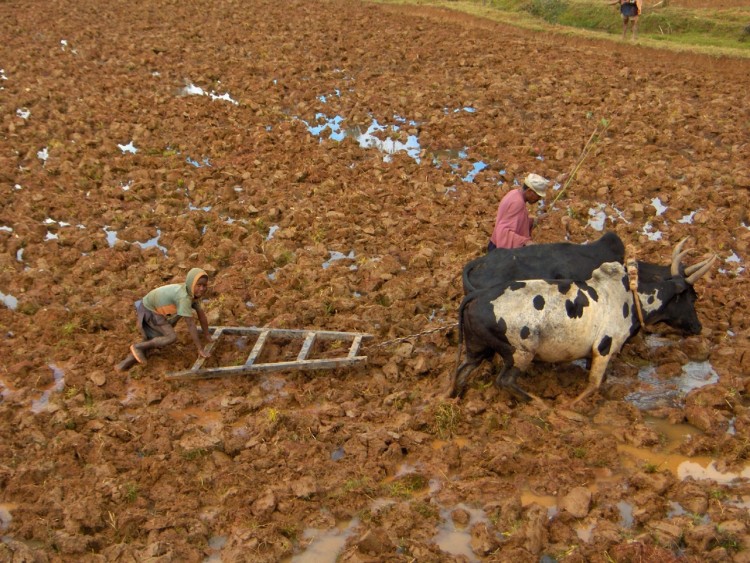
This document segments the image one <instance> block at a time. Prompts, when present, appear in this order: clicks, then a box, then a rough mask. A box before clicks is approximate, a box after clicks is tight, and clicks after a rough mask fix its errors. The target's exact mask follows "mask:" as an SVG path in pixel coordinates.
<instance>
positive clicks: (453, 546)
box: [432, 503, 489, 561]
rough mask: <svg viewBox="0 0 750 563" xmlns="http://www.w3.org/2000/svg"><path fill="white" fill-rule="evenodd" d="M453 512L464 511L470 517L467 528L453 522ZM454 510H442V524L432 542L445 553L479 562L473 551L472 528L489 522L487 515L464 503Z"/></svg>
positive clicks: (479, 509)
mask: <svg viewBox="0 0 750 563" xmlns="http://www.w3.org/2000/svg"><path fill="white" fill-rule="evenodd" d="M453 510H463V511H465V512H466V513H467V514H468V515H469V522H468V523H467V524H466V526H459V525H457V524H456V523H455V522H454V521H453V514H452V512H453ZM453 510H450V509H448V508H441V509H440V519H441V523H440V525H439V526H438V533H437V534H436V535H435V537H434V538H433V540H432V541H433V542H435V544H436V545H437V546H438V547H439V548H440V550H441V551H444V552H445V553H450V554H451V555H456V556H463V557H466V558H467V559H468V560H469V561H479V558H478V557H477V556H476V554H475V553H474V551H473V550H472V549H471V528H472V526H474V525H475V524H481V523H487V522H489V520H488V518H487V514H486V513H485V512H484V510H482V509H481V508H470V507H468V506H467V505H465V504H463V503H460V504H457V505H456V507H455V508H454V509H453Z"/></svg>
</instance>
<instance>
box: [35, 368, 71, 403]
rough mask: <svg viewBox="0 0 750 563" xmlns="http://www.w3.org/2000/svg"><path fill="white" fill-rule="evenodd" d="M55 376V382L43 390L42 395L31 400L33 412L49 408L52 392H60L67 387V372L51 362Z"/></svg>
mask: <svg viewBox="0 0 750 563" xmlns="http://www.w3.org/2000/svg"><path fill="white" fill-rule="evenodd" d="M49 368H50V369H51V370H52V376H53V377H54V380H55V381H54V383H52V385H51V386H50V387H48V388H47V389H45V390H44V391H43V392H42V396H41V397H39V398H38V399H35V400H33V401H31V412H33V413H34V414H37V413H40V412H42V411H45V410H47V408H48V407H49V399H50V396H51V395H52V393H59V392H60V391H62V390H63V389H64V388H65V372H63V370H62V369H60V368H59V367H57V366H56V365H55V364H49Z"/></svg>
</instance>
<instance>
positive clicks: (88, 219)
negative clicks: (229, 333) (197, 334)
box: [0, 0, 750, 562]
mask: <svg viewBox="0 0 750 563" xmlns="http://www.w3.org/2000/svg"><path fill="white" fill-rule="evenodd" d="M0 14H1V17H0V30H1V31H2V33H1V34H2V37H3V38H4V41H3V45H2V46H0V68H2V70H1V71H0V100H1V101H2V103H1V107H2V117H1V118H0V127H1V133H0V148H1V149H2V150H0V198H1V200H2V206H0V328H1V332H0V351H1V353H0V356H1V357H2V361H1V362H0V538H1V540H2V541H0V559H1V560H5V561H133V560H139V561H141V560H158V561H206V560H207V561H220V560H221V561H254V562H257V561H325V560H328V561H335V560H337V559H336V558H337V557H338V560H339V561H346V562H354V561H358V562H359V561H384V560H387V561H404V562H406V561H414V560H417V561H510V560H513V561H540V560H543V561H555V560H556V561H571V562H574V561H612V560H615V561H747V560H748V553H750V535H749V534H748V524H749V523H750V519H749V517H748V510H747V509H748V503H749V502H750V484H749V483H748V476H749V475H748V473H749V472H750V469H749V468H750V465H749V461H748V454H749V452H750V446H749V445H748V444H749V442H748V438H749V437H750V436H749V434H748V432H749V431H750V430H749V429H750V412H748V402H747V395H748V392H750V383H749V381H748V378H747V376H746V374H747V373H748V371H749V370H750V344H749V341H748V336H750V329H749V324H748V318H747V310H748V303H747V301H748V297H747V296H748V289H750V287H749V285H748V274H747V271H746V260H747V257H748V250H749V248H748V246H749V244H750V218H749V217H748V212H747V208H748V195H749V194H748V189H749V188H750V168H748V166H747V163H748V161H750V144H749V142H750V113H749V112H750V104H748V95H747V92H748V91H750V66H749V65H748V63H747V62H745V61H736V60H728V59H720V58H706V57H699V56H693V55H677V54H669V53H665V52H657V51H651V50H647V49H643V48H640V47H636V46H633V45H630V44H619V43H604V42H591V41H584V40H581V39H574V38H567V37H560V36H555V35H552V34H547V33H534V32H529V31H521V30H517V29H512V28H509V27H504V26H500V25H497V24H494V23H491V22H488V21H482V20H479V19H474V18H471V17H467V16H461V15H457V14H455V13H452V12H448V11H445V10H439V9H429V8H426V7H396V6H381V5H373V4H367V3H359V2H345V1H319V2H303V1H295V0H291V1H287V2H269V1H263V0H258V1H255V2H252V3H250V5H248V3H243V2H237V1H232V0H221V1H215V2H202V1H196V2H172V1H168V2H152V1H144V2H139V3H136V4H135V5H134V4H133V3H126V2H111V3H106V5H105V4H102V3H101V2H93V1H90V0H81V1H76V2H67V1H54V2H45V3H39V2H31V3H30V4H29V3H25V4H24V5H20V4H19V3H17V2H5V3H1V4H0ZM603 119H604V120H607V123H608V124H609V125H608V127H607V129H606V131H605V132H604V133H603V134H601V135H600V136H598V137H597V138H596V139H595V141H594V142H593V144H592V149H591V153H590V154H589V155H588V156H587V157H586V159H585V160H584V162H583V163H582V165H581V166H580V168H579V169H578V172H577V175H576V176H575V179H574V181H572V182H571V183H570V184H569V186H568V188H567V189H566V191H565V193H564V194H563V195H562V196H561V197H560V198H559V199H558V201H557V202H556V204H555V206H554V208H552V209H550V208H549V203H550V200H551V199H552V197H550V198H548V201H547V203H548V207H547V208H546V211H547V212H548V216H547V218H546V220H545V221H544V222H543V223H542V224H541V226H540V228H539V229H538V232H536V233H535V235H534V237H535V240H536V241H538V242H552V241H559V240H570V241H573V242H584V241H590V240H593V239H595V238H597V237H598V236H599V235H600V234H601V232H602V229H610V230H614V231H616V232H617V233H618V234H619V235H620V237H621V238H622V239H623V240H624V241H625V242H626V244H628V245H630V247H631V248H632V249H633V250H632V252H634V253H636V255H637V257H638V258H639V259H642V260H648V261H651V262H656V263H660V264H665V265H666V264H668V262H669V260H670V256H671V252H672V248H673V247H674V245H675V244H676V243H677V242H678V241H679V240H681V239H682V238H683V237H685V236H690V237H691V239H690V243H689V245H690V247H691V248H692V249H693V253H692V254H691V255H690V256H689V257H687V258H686V262H694V261H698V260H700V259H702V258H704V257H706V256H709V255H710V254H711V253H715V254H717V255H718V257H719V259H718V261H717V263H716V264H715V266H714V267H713V269H712V270H711V271H710V272H709V273H708V274H707V275H706V276H704V277H703V278H702V279H701V280H700V281H699V282H698V283H697V284H696V290H697V292H698V294H699V299H698V302H697V311H698V315H699V318H700V319H701V322H702V324H703V331H702V333H701V334H700V335H698V336H692V337H689V338H685V337H682V336H680V335H679V334H677V333H675V332H674V331H672V330H670V329H667V328H666V327H662V326H656V327H654V330H655V332H654V334H649V335H647V336H644V335H639V336H637V337H635V338H634V339H632V340H631V341H630V342H629V343H627V344H626V345H625V347H624V348H623V350H622V352H621V353H620V354H619V355H618V356H617V357H616V358H615V359H614V360H613V361H612V362H611V364H610V366H609V371H608V377H607V380H606V382H605V384H604V385H603V386H602V388H601V390H600V392H597V393H595V394H594V395H592V396H591V397H590V398H588V399H586V400H585V401H584V402H583V403H581V404H579V405H577V406H576V408H575V410H571V409H569V408H568V407H567V405H568V403H569V402H570V401H571V400H572V399H573V398H574V397H575V396H577V395H578V394H579V393H580V392H581V391H582V390H583V389H584V388H585V386H586V371H585V367H584V366H583V365H581V364H580V363H577V364H560V365H545V364H534V365H533V366H532V369H531V370H530V371H529V373H528V374H527V376H526V377H525V378H524V379H523V380H522V381H521V383H520V384H521V385H522V387H524V389H526V390H528V391H529V392H532V393H534V394H536V395H538V396H540V397H542V399H543V400H544V401H545V405H546V406H544V407H543V406H540V405H536V404H517V403H516V402H515V401H514V400H513V399H512V397H511V396H510V395H508V394H507V393H506V392H505V391H502V390H498V389H496V388H495V387H494V386H493V385H492V381H493V378H492V373H491V369H492V366H489V365H485V366H484V367H483V368H482V369H480V370H478V371H477V373H475V375H474V376H473V377H472V379H471V385H470V388H469V390H468V391H467V393H466V396H465V397H464V398H463V399H462V400H461V401H452V400H447V399H446V398H445V392H446V391H447V388H448V385H449V380H450V376H451V374H452V372H453V370H454V368H455V360H456V351H457V334H456V330H455V327H454V324H455V322H456V320H457V317H456V314H457V308H458V305H459V303H460V300H461V297H462V287H461V278H460V274H461V269H462V266H463V265H464V264H465V263H467V262H468V261H470V260H471V259H473V258H475V257H477V256H479V255H481V254H482V253H483V252H484V249H485V247H486V244H487V240H488V237H489V234H490V232H491V229H492V222H493V220H494V216H495V210H496V207H497V204H498V202H499V199H500V198H501V197H502V195H503V194H504V193H505V192H506V191H507V190H508V189H510V187H511V186H512V185H513V184H514V182H516V181H520V180H521V179H522V178H523V176H524V175H525V174H527V173H529V172H536V173H538V174H542V175H544V176H546V177H548V178H551V179H552V180H553V182H554V183H555V184H557V188H558V189H557V190H553V191H552V192H551V193H552V196H553V197H556V196H557V194H559V190H560V189H562V188H561V186H564V185H565V183H566V174H568V173H570V171H571V170H572V169H573V168H574V166H575V164H576V162H577V161H578V159H579V157H580V155H581V153H582V150H583V148H584V145H585V144H586V142H587V140H588V139H589V138H590V136H591V135H592V133H593V132H594V131H595V129H597V126H598V125H599V124H600V123H601V120H603ZM194 266H197V267H202V268H204V269H205V270H206V271H207V272H209V274H210V278H211V280H210V287H209V293H208V295H207V298H206V300H205V303H204V308H205V310H206V311H207V314H208V317H209V320H210V323H211V324H212V325H225V326H258V327H262V326H270V327H275V328H287V329H319V330H333V331H349V332H360V333H368V334H372V335H373V338H372V339H371V340H369V341H367V343H366V344H365V345H364V346H363V348H362V352H363V353H364V354H366V355H367V356H368V362H367V365H366V366H360V367H354V368H349V369H338V370H319V371H313V372H305V371H288V372H283V373H265V374H253V375H246V376H233V377H225V378H220V379H213V380H206V381H194V382H185V381H178V382H175V381H168V380H167V379H166V378H165V375H166V374H167V373H168V372H170V371H174V370H180V369H187V368H189V367H190V366H191V365H192V363H193V361H194V360H195V352H194V348H193V345H192V343H191V341H190V339H189V336H188V334H187V330H186V328H185V327H184V326H180V325H178V327H177V329H178V335H179V340H178V343H177V344H176V345H175V346H174V347H172V348H170V349H167V350H163V351H161V352H159V353H156V354H154V355H153V356H151V357H150V358H149V363H148V365H147V366H145V367H140V366H138V367H135V368H133V369H132V370H131V371H130V372H128V373H127V374H118V373H115V371H114V370H113V366H114V365H115V363H117V362H119V361H120V360H121V359H122V358H123V357H124V356H125V355H126V353H127V350H128V346H129V344H130V343H132V342H133V341H135V339H136V338H137V337H138V333H137V331H136V329H135V326H134V322H135V315H134V308H133V302H134V301H135V300H137V299H140V298H141V297H143V295H144V294H145V293H146V292H147V291H148V290H150V289H152V288H153V287H156V286H159V285H162V284H166V283H171V282H177V281H180V280H182V279H184V276H185V274H186V273H187V271H188V269H189V268H191V267H194ZM252 344H253V343H252V341H248V340H245V341H243V340H242V339H241V338H237V339H236V341H226V342H224V341H223V342H222V346H221V347H220V348H218V349H217V351H216V354H215V356H214V358H212V360H211V361H212V362H214V363H213V364H212V365H232V364H236V363H237V362H241V361H242V359H243V358H244V357H246V355H247V353H249V349H251V347H252ZM335 352H336V351H335V350H334V349H331V350H327V351H326V353H327V354H329V355H334V354H335ZM289 353H290V354H292V356H293V354H294V352H293V351H291V352H290V351H288V350H285V349H284V346H281V345H280V346H278V348H269V350H268V354H269V356H268V357H269V358H271V359H273V358H281V357H286V354H289Z"/></svg>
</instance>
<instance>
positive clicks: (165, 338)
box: [115, 268, 211, 372]
mask: <svg viewBox="0 0 750 563" xmlns="http://www.w3.org/2000/svg"><path fill="white" fill-rule="evenodd" d="M207 289H208V274H206V272H204V271H203V270H201V269H200V268H193V269H191V270H190V271H189V272H188V275H187V278H186V280H185V283H184V284H180V283H173V284H170V285H164V286H162V287H157V288H156V289H153V290H151V291H150V292H149V293H148V294H147V295H146V297H144V298H143V299H142V300H141V301H137V302H136V304H135V309H136V312H137V313H138V328H139V329H140V331H141V333H142V334H143V341H142V342H136V343H135V344H133V345H132V346H130V353H129V354H128V357H127V358H125V359H124V360H123V361H121V362H120V363H119V364H117V365H116V366H115V370H117V371H119V372H125V371H127V370H129V369H130V368H131V367H133V366H134V365H135V364H136V363H139V364H142V365H146V353H147V351H148V350H153V349H154V348H163V347H165V346H169V345H170V344H174V342H175V341H176V340H177V334H176V333H175V330H174V325H175V324H177V322H178V321H179V320H180V319H182V318H184V319H185V324H187V327H188V331H189V332H190V337H191V338H192V339H193V343H194V344H195V348H196V350H197V351H198V356H199V357H201V358H208V357H209V356H210V354H208V353H207V352H206V351H205V350H204V349H203V344H202V343H201V339H200V337H199V335H198V329H197V328H196V326H195V321H194V320H193V311H195V312H196V313H197V314H198V320H199V321H200V323H201V331H202V334H203V338H204V340H205V342H206V343H208V342H210V341H211V338H210V335H209V333H208V319H207V318H206V313H204V312H203V309H202V308H201V304H200V299H201V297H203V296H204V295H205V294H206V291H207Z"/></svg>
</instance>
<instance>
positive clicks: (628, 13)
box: [611, 0, 643, 39]
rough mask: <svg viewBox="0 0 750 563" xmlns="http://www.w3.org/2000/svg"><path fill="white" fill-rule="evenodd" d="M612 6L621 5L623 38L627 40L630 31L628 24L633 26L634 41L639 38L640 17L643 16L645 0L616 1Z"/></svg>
mask: <svg viewBox="0 0 750 563" xmlns="http://www.w3.org/2000/svg"><path fill="white" fill-rule="evenodd" d="M611 4H612V5H615V4H619V6H620V15H622V38H623V39H625V38H626V36H627V31H628V22H630V25H631V35H632V37H633V39H636V38H637V37H638V16H640V15H641V9H642V7H643V0H615V1H614V2H611Z"/></svg>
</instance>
